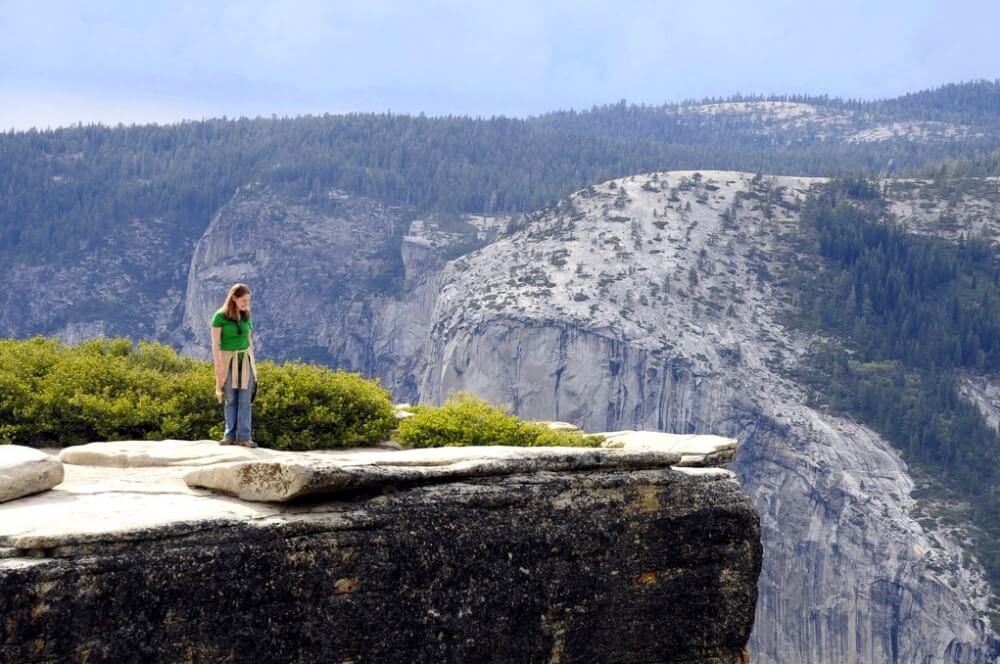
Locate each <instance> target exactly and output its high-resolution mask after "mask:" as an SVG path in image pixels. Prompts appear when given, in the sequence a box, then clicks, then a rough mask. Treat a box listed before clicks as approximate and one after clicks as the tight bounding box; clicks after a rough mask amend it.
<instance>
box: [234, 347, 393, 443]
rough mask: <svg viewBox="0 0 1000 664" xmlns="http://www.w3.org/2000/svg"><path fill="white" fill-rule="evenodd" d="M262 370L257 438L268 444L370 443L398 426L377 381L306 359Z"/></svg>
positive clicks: (268, 365)
mask: <svg viewBox="0 0 1000 664" xmlns="http://www.w3.org/2000/svg"><path fill="white" fill-rule="evenodd" d="M257 370H258V373H259V375H260V382H261V386H262V387H261V390H260V391H259V392H258V394H257V399H256V401H254V415H253V416H254V439H255V440H257V442H259V443H260V444H262V445H264V446H266V447H275V448H279V449H285V450H313V449H328V448H334V447H355V446H359V445H371V444H373V443H377V442H379V441H381V440H384V439H385V438H386V437H387V436H388V435H389V431H390V430H391V429H392V428H393V427H394V426H395V424H396V416H395V413H394V412H393V408H392V401H391V399H390V397H389V393H388V392H387V391H386V390H385V389H383V388H382V387H381V386H380V385H379V383H378V381H377V380H366V379H364V378H362V377H361V376H360V375H359V374H353V373H346V372H343V371H332V370H330V369H327V368H325V367H320V366H316V365H312V364H301V363H288V364H285V365H283V366H280V367H279V366H277V365H275V364H274V363H273V362H261V363H259V364H258V366H257ZM265 385H266V386H267V387H266V389H264V387H263V386H265ZM220 433H221V432H220Z"/></svg>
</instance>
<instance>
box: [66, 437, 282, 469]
mask: <svg viewBox="0 0 1000 664" xmlns="http://www.w3.org/2000/svg"><path fill="white" fill-rule="evenodd" d="M273 454H275V452H273V451H271V450H264V449H261V448H255V449H250V448H247V447H241V446H239V445H219V443H218V442H216V441H214V440H119V441H112V442H106V443H88V444H86V445H76V446H74V447H67V448H65V449H63V450H62V452H60V453H59V458H60V459H61V460H62V461H63V463H71V464H76V465H84V466H115V467H118V468H142V467H146V466H207V465H212V464H216V463H227V462H232V461H247V460H250V459H260V458H264V457H269V456H271V455H273Z"/></svg>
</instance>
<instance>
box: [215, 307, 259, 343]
mask: <svg viewBox="0 0 1000 664" xmlns="http://www.w3.org/2000/svg"><path fill="white" fill-rule="evenodd" d="M212 327H221V328H222V343H221V344H219V348H221V349H222V350H246V349H247V348H249V347H250V330H252V329H253V316H247V318H246V320H244V321H243V322H242V323H240V325H239V327H241V328H242V333H240V329H239V328H238V327H237V325H236V321H234V320H232V319H230V318H226V312H225V311H223V310H222V309H219V310H218V311H216V312H215V316H214V317H213V318H212Z"/></svg>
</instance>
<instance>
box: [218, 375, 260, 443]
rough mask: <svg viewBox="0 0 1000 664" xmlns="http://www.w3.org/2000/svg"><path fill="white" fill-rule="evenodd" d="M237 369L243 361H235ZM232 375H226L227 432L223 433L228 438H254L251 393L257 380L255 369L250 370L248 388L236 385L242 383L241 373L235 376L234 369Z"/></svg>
mask: <svg viewBox="0 0 1000 664" xmlns="http://www.w3.org/2000/svg"><path fill="white" fill-rule="evenodd" d="M233 364H235V365H236V366H237V369H238V368H239V367H240V366H241V364H242V363H241V362H233ZM229 373H230V375H228V376H226V405H225V413H226V433H225V434H223V435H224V437H225V438H226V440H241V441H242V440H252V439H251V438H250V395H252V394H253V384H254V381H255V380H256V378H255V376H254V375H253V371H251V372H250V375H249V376H248V380H247V389H245V390H241V389H239V388H238V387H234V386H236V385H239V384H240V374H242V371H239V370H237V375H236V376H235V377H233V376H232V375H231V374H232V369H230V371H229Z"/></svg>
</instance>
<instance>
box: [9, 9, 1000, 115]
mask: <svg viewBox="0 0 1000 664" xmlns="http://www.w3.org/2000/svg"><path fill="white" fill-rule="evenodd" d="M998 25H1000V2H995V1H992V0H951V1H950V2H945V1H940V2H934V1H930V0H906V1H904V0H882V1H877V2H873V1H872V0H866V1H859V0H843V1H840V2H837V3H830V4H827V3H815V2H807V1H799V2H788V1H784V0H756V1H752V2H751V1H745V2H744V1H740V2H737V1H729V0H717V1H715V2H711V1H708V0H699V1H695V0H691V1H688V0H680V1H676V2H666V1H665V2H653V1H649V0H604V1H602V2H591V1H588V0H572V1H563V0H550V1H546V0H534V1H525V0H492V1H490V2H482V1H479V0H461V1H459V0H454V1H452V0H439V1H429V0H427V1H424V0H409V1H404V0H372V1H366V0H352V1H350V2H342V1H340V0H329V1H326V2H323V1H320V0H287V1H282V0H260V1H258V0H239V1H236V0H233V1H227V0H214V1H213V0H201V1H199V2H188V1H185V0H175V1H173V2H161V1H159V0H127V1H104V2H101V1H91V2H86V1H84V0H79V1H77V2H68V1H65V2H58V1H54V0H0V130H3V129H7V128H10V127H16V128H18V129H24V128H28V127H31V126H39V127H48V126H60V125H65V124H71V123H75V122H76V121H84V122H92V121H102V122H105V123H116V122H119V121H122V122H126V123H127V122H148V121H157V122H169V121H176V120H180V119H200V118H203V117H213V116H221V115H228V116H230V117H234V116H239V115H248V116H256V115H271V114H272V113H273V114H277V115H279V116H281V115H298V114H304V113H323V112H330V113H341V112H347V111H385V110H392V111H394V112H408V113H419V112H421V111H423V112H426V113H428V114H430V115H440V114H447V113H452V114H469V115H484V116H489V115H494V114H496V115H499V114H504V115H516V116H524V115H529V114H537V113H542V112H545V111H549V110H556V109H565V108H571V107H572V108H577V109H581V108H589V107H590V106H591V105H593V104H603V103H608V102H615V101H618V100H619V99H623V98H624V99H627V100H629V101H630V102H636V103H639V102H645V103H648V104H660V103H663V102H668V101H681V100H684V99H688V98H701V97H703V96H711V95H714V96H724V95H729V94H732V93H735V92H743V93H751V92H752V93H763V94H768V93H772V92H773V93H799V92H801V93H810V94H823V93H826V94H830V95H831V96H842V97H861V98H878V97H891V96H896V95H899V94H903V93H906V92H911V91H917V90H920V89H925V88H929V87H934V86H937V85H940V84H942V83H948V82H960V81H967V80H971V79H976V78H988V79H994V78H997V77H1000V46H998V40H997V37H996V30H997V26H998Z"/></svg>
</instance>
